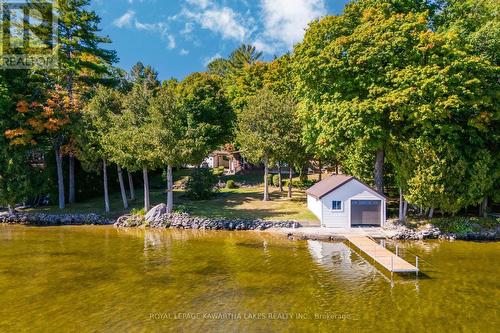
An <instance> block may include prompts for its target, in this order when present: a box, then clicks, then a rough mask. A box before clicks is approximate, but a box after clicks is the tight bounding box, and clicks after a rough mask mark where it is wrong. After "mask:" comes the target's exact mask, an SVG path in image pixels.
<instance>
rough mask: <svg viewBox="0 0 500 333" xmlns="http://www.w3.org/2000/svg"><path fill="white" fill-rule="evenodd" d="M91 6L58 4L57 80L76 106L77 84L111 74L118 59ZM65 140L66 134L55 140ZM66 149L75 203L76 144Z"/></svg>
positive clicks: (82, 1)
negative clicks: (104, 35)
mask: <svg viewBox="0 0 500 333" xmlns="http://www.w3.org/2000/svg"><path fill="white" fill-rule="evenodd" d="M89 6H90V0H65V1H59V2H58V3H57V4H56V12H57V23H58V26H57V28H58V46H59V54H58V56H59V58H58V60H59V68H58V69H57V70H56V71H55V73H54V74H55V77H56V81H57V82H59V84H60V85H61V86H62V87H64V89H66V91H67V94H68V97H69V100H70V104H71V105H73V108H74V109H77V105H76V104H75V102H74V92H75V87H79V89H81V90H86V88H85V87H86V86H89V85H92V84H95V83H96V82H99V81H102V79H103V77H106V76H107V75H108V74H109V70H110V65H111V64H112V63H113V62H115V61H116V60H117V58H116V52H115V51H112V50H107V49H104V48H102V47H101V44H103V43H110V42H111V41H110V39H109V38H108V37H102V36H99V34H98V33H99V31H100V30H99V28H98V25H99V23H100V20H101V19H100V17H99V16H98V15H97V14H96V13H95V12H93V11H90V10H89V9H88V8H89ZM80 94H82V92H80ZM76 111H80V110H76ZM63 141H64V139H63V138H58V140H56V142H61V143H63ZM58 144H59V143H58ZM67 150H68V151H69V154H68V156H69V161H70V162H69V167H70V168H69V196H68V201H69V202H70V203H72V202H74V201H75V174H74V173H75V167H74V166H75V162H74V159H75V154H74V153H73V152H74V150H75V147H71V146H70V148H69V149H67ZM59 164H60V163H58V165H59ZM59 173H61V172H60V170H59V171H58V174H59Z"/></svg>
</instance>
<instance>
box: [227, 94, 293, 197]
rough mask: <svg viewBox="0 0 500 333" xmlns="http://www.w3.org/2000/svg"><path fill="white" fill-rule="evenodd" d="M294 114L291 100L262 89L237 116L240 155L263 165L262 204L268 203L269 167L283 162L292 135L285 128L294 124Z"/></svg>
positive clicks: (237, 137) (287, 128) (237, 139)
mask: <svg viewBox="0 0 500 333" xmlns="http://www.w3.org/2000/svg"><path fill="white" fill-rule="evenodd" d="M294 110H295V103H294V102H293V100H291V99H290V98H285V97H282V96H279V95H276V94H274V93H273V92H272V91H270V90H268V89H263V90H261V91H260V92H259V93H258V94H257V95H255V96H254V97H253V98H251V99H250V100H249V102H248V105H247V106H246V108H245V109H244V110H243V112H240V113H239V114H238V132H237V135H236V141H237V142H238V144H239V145H240V147H241V150H242V153H243V154H244V156H245V157H246V158H248V160H249V161H251V162H253V163H263V164H264V196H263V200H264V201H267V200H269V191H268V177H267V176H268V167H269V163H270V162H273V161H274V162H276V161H278V160H280V159H284V158H286V151H285V150H284V149H283V148H282V147H283V146H287V143H288V144H289V143H290V142H288V141H287V140H286V139H285V138H286V137H288V136H290V135H291V133H292V131H290V129H291V126H286V124H287V123H291V122H293V113H294ZM282 125H285V126H282ZM285 142H286V143H285Z"/></svg>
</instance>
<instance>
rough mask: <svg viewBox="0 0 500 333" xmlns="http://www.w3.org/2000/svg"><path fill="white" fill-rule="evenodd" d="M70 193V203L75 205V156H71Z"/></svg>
mask: <svg viewBox="0 0 500 333" xmlns="http://www.w3.org/2000/svg"><path fill="white" fill-rule="evenodd" d="M68 174H69V177H68V182H69V193H68V202H69V203H75V201H76V200H75V198H76V195H75V156H73V155H69V173H68Z"/></svg>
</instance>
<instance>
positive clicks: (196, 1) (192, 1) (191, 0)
mask: <svg viewBox="0 0 500 333" xmlns="http://www.w3.org/2000/svg"><path fill="white" fill-rule="evenodd" d="M186 2H187V3H188V4H189V5H191V6H197V7H200V8H201V9H205V8H207V7H208V6H210V5H212V1H210V0H186Z"/></svg>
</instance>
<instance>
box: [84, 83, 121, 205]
mask: <svg viewBox="0 0 500 333" xmlns="http://www.w3.org/2000/svg"><path fill="white" fill-rule="evenodd" d="M122 99H123V96H122V95H121V94H120V93H119V92H118V91H116V90H115V89H112V88H107V87H105V86H99V87H98V88H97V89H96V92H95V94H94V96H93V97H92V99H91V100H90V101H89V103H88V104H87V105H86V107H85V109H84V111H83V117H82V118H83V119H82V120H83V121H82V124H83V126H82V128H81V129H80V130H81V131H82V132H84V133H85V135H84V136H80V137H79V142H78V146H80V147H82V153H81V154H80V157H81V161H82V164H83V165H84V166H85V167H86V169H89V170H92V171H95V170H101V169H102V175H103V183H104V203H105V209H106V211H109V209H110V205H109V195H108V187H109V186H108V177H107V163H108V162H109V161H112V160H113V157H114V156H113V153H114V150H113V149H111V146H110V145H109V143H108V139H109V138H108V137H109V131H110V129H111V128H112V126H113V119H114V117H115V116H116V115H119V114H120V113H121V111H122V108H123V107H122V103H121V101H122ZM117 171H118V181H119V184H120V192H121V196H122V201H123V207H124V208H125V209H127V208H128V201H127V196H126V193H125V185H124V180H123V174H122V169H121V166H120V164H117Z"/></svg>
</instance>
